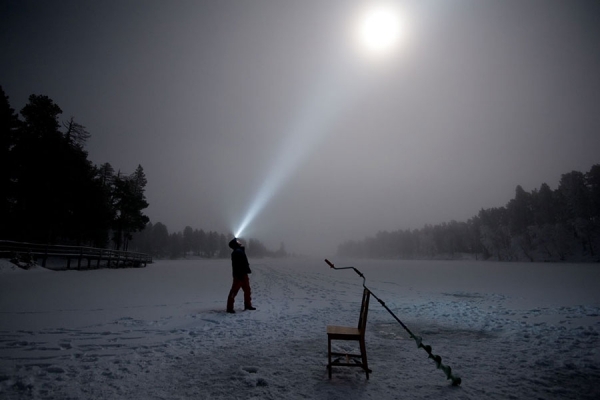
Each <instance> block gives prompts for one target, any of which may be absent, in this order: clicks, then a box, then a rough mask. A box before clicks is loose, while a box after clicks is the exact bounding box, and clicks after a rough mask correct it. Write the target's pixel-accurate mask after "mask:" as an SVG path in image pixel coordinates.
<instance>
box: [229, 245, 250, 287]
mask: <svg viewBox="0 0 600 400" xmlns="http://www.w3.org/2000/svg"><path fill="white" fill-rule="evenodd" d="M231 267H232V269H233V277H234V278H235V279H239V280H242V279H244V278H245V277H246V275H248V274H251V273H252V271H251V270H250V264H249V263H248V257H246V252H245V251H244V248H243V247H238V248H237V249H235V250H233V252H231Z"/></svg>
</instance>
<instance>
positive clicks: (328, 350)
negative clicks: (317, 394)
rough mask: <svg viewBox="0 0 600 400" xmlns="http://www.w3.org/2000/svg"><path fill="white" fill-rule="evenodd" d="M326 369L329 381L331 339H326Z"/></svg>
mask: <svg viewBox="0 0 600 400" xmlns="http://www.w3.org/2000/svg"><path fill="white" fill-rule="evenodd" d="M327 360H328V363H327V369H328V370H329V379H331V338H329V337H327Z"/></svg>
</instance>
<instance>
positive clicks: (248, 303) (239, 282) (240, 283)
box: [227, 275, 252, 310]
mask: <svg viewBox="0 0 600 400" xmlns="http://www.w3.org/2000/svg"><path fill="white" fill-rule="evenodd" d="M240 288H241V289H242V290H243V291H244V307H252V297H250V278H248V275H246V276H244V278H242V279H237V278H235V277H234V278H233V284H232V285H231V290H230V291H229V297H227V310H233V303H234V301H235V296H237V294H238V292H239V291H240Z"/></svg>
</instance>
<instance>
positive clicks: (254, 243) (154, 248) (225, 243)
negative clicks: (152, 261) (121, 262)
mask: <svg viewBox="0 0 600 400" xmlns="http://www.w3.org/2000/svg"><path fill="white" fill-rule="evenodd" d="M232 238H233V234H228V235H225V234H223V233H218V232H214V231H208V232H206V231H204V230H203V229H193V228H192V227H191V226H186V227H185V228H184V229H183V231H180V232H173V233H169V230H168V228H167V226H166V225H165V224H163V223H161V222H157V223H155V224H153V223H152V222H149V223H148V224H147V225H146V227H145V228H144V229H143V230H141V231H139V232H137V233H135V234H134V235H133V240H132V242H131V246H130V250H133V251H138V252H140V253H147V254H150V255H152V256H153V257H155V258H171V259H178V258H185V257H188V256H196V257H202V258H228V257H230V255H231V249H230V248H229V241H230V240H231V239H232ZM242 241H243V242H244V245H245V247H246V254H247V255H248V256H251V257H254V258H262V257H287V256H288V254H287V252H286V251H285V246H284V244H283V243H281V245H280V248H279V249H278V250H276V251H272V250H269V249H267V247H266V246H265V245H264V244H263V243H262V242H261V241H260V240H258V239H254V238H250V239H248V240H247V241H246V240H242Z"/></svg>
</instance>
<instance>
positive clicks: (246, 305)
mask: <svg viewBox="0 0 600 400" xmlns="http://www.w3.org/2000/svg"><path fill="white" fill-rule="evenodd" d="M244 310H256V307H252V304H244Z"/></svg>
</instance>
